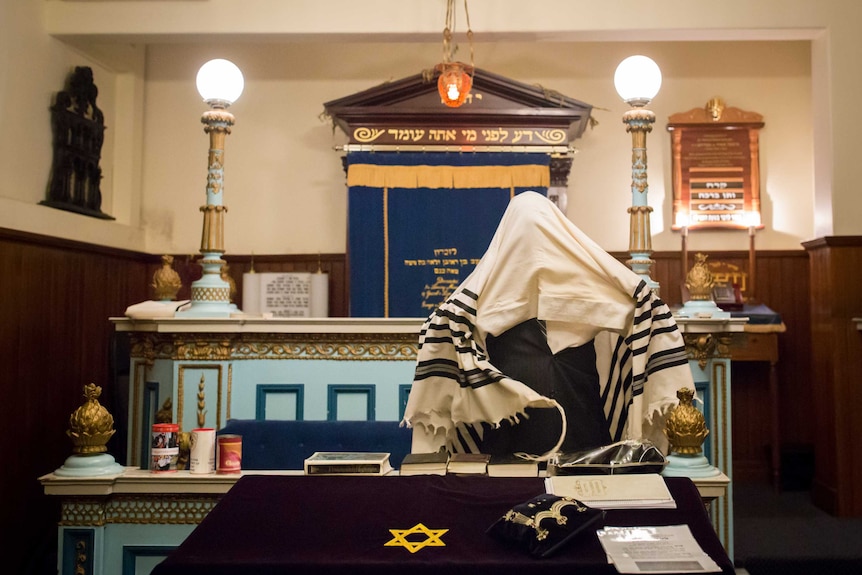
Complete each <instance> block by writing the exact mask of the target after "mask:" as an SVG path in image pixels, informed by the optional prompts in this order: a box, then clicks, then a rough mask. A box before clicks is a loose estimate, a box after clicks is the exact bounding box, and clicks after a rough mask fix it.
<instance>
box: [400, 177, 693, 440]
mask: <svg viewBox="0 0 862 575" xmlns="http://www.w3.org/2000/svg"><path fill="white" fill-rule="evenodd" d="M531 318H538V319H540V320H544V321H545V323H546V325H547V331H548V344H549V346H550V347H551V351H552V352H553V353H557V352H558V351H560V350H562V349H565V348H566V347H569V346H573V345H581V344H583V343H586V342H588V341H589V340H590V339H593V338H594V339H595V348H596V358H597V370H598V374H599V382H600V389H601V394H602V401H603V406H604V413H605V418H606V422H607V425H608V429H609V433H610V437H611V438H612V440H614V441H617V440H620V439H638V440H640V439H648V440H650V441H653V442H654V443H655V444H656V445H658V446H659V448H660V449H662V451H664V452H667V440H666V438H665V436H664V432H663V430H664V417H665V416H666V414H667V411H668V409H669V408H670V407H672V406H673V405H674V404H675V403H676V401H677V399H676V391H677V389H679V388H681V387H684V386H687V387H691V388H692V389H693V388H694V384H693V380H692V376H691V371H690V369H689V367H688V361H687V358H686V355H685V350H684V345H683V341H682V337H681V334H680V333H679V330H678V329H677V326H676V323H675V322H674V320H673V317H672V316H671V313H670V310H669V309H668V307H667V305H666V304H664V302H662V301H661V300H660V299H659V298H658V297H657V296H656V295H655V294H653V293H652V291H651V290H650V289H648V287H647V286H646V284H645V283H644V282H643V281H642V280H641V279H640V277H638V276H637V275H636V274H634V273H633V272H632V271H631V270H629V268H627V267H626V266H624V265H623V264H621V263H620V262H619V261H617V260H616V259H615V258H613V257H612V256H610V255H609V254H608V253H607V252H605V251H604V250H603V249H601V248H600V247H599V246H598V245H597V244H595V243H594V242H593V241H592V240H591V239H589V238H588V237H587V236H586V235H585V234H584V233H583V232H581V231H580V230H579V229H578V228H577V227H576V226H575V225H574V224H573V223H572V222H571V221H569V220H568V219H567V218H566V217H565V215H563V213H562V212H560V211H559V210H558V209H557V208H556V206H555V205H554V204H553V203H551V202H550V201H549V200H548V199H547V198H545V197H544V196H542V195H539V194H537V193H534V192H524V193H522V194H519V195H517V196H515V197H514V198H513V199H512V201H511V202H510V204H509V207H508V208H507V210H506V212H505V213H504V214H503V217H502V219H501V221H500V224H499V226H498V228H497V231H496V232H495V234H494V238H493V239H492V241H491V244H490V246H489V248H488V250H487V251H486V252H485V255H484V256H483V257H482V260H481V261H480V262H479V264H478V265H477V266H476V268H475V270H474V271H473V273H472V274H470V276H469V277H468V278H467V279H465V280H464V281H463V282H462V283H461V285H460V286H458V288H457V289H456V290H455V292H454V293H453V294H452V296H451V297H450V298H449V299H448V300H447V301H446V302H445V303H443V304H441V305H440V306H439V307H438V308H437V309H436V310H435V311H434V313H432V314H431V316H430V317H429V318H428V319H427V320H426V322H425V324H424V325H423V327H422V331H421V334H420V339H419V354H418V358H417V364H416V371H415V376H414V381H413V386H412V388H411V391H410V396H409V399H408V402H407V407H406V410H405V414H404V423H405V424H406V425H408V426H410V427H413V451H414V452H430V451H436V450H437V449H439V448H440V447H441V446H444V445H445V446H447V447H448V448H449V449H450V450H451V451H456V452H459V451H466V452H475V451H478V450H479V441H480V440H481V434H482V424H490V425H492V426H497V425H499V424H500V423H501V422H503V421H506V420H508V421H511V422H512V423H517V422H518V421H519V419H520V418H521V417H524V415H525V413H524V410H525V409H526V408H528V407H534V408H541V407H549V408H553V407H556V408H557V409H561V408H560V407H559V406H558V405H557V403H556V402H555V401H554V400H553V399H551V398H548V397H544V396H542V395H540V394H539V393H537V392H536V391H534V390H533V389H531V388H530V387H529V386H527V385H526V384H524V383H522V382H520V381H516V380H514V379H512V378H509V377H507V376H506V375H505V374H503V373H500V371H499V370H497V369H496V368H495V367H494V366H493V365H492V364H491V363H490V361H489V360H488V357H487V355H486V353H485V338H486V336H487V335H489V334H490V335H495V336H496V335H499V334H501V333H503V332H505V331H506V330H508V329H509V328H511V327H513V326H515V325H518V324H519V323H521V322H523V321H526V320H528V319H531ZM563 435H565V425H564V427H563ZM563 435H561V437H560V439H559V440H558V442H557V447H559V445H561V443H562V440H563ZM552 451H554V450H553V449H552V450H551V451H549V452H548V453H546V454H545V456H547V455H549V454H550V453H551V452H552Z"/></svg>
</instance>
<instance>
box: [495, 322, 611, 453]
mask: <svg viewBox="0 0 862 575" xmlns="http://www.w3.org/2000/svg"><path fill="white" fill-rule="evenodd" d="M485 345H486V347H487V349H486V351H487V352H488V358H489V360H490V361H491V363H492V364H493V365H494V366H496V367H497V368H498V369H500V371H502V372H503V373H505V374H506V375H507V376H509V377H512V378H514V379H517V380H519V381H521V382H523V383H524V384H526V385H528V386H529V387H531V388H532V389H534V390H535V391H537V392H538V393H540V394H542V395H543V396H545V397H549V398H551V399H554V400H556V401H557V403H559V404H560V406H561V407H562V408H563V411H564V412H565V414H566V436H565V438H564V440H563V444H562V446H561V449H562V450H563V451H579V450H582V449H590V448H594V447H598V446H600V445H606V444H608V443H610V442H611V437H610V432H609V431H608V426H607V423H606V421H605V416H604V412H603V410H602V403H601V393H600V391H599V376H598V372H597V370H596V352H595V348H594V346H593V341H592V340H590V341H589V342H587V343H585V344H583V345H581V346H578V347H569V348H566V349H563V350H561V351H559V352H558V353H557V354H554V353H552V352H551V349H550V347H548V342H547V336H546V332H545V326H544V323H543V322H541V321H539V320H537V319H530V320H527V321H525V322H523V323H520V324H518V325H516V326H515V327H512V328H510V329H508V330H507V331H505V332H503V333H502V334H500V335H499V336H496V337H494V336H488V338H487V341H486V342H485ZM526 414H527V415H528V416H529V418H524V419H521V421H520V423H518V424H516V425H513V424H512V423H510V422H509V421H503V422H502V423H501V424H500V426H499V427H497V428H494V427H492V426H490V425H488V424H486V425H485V427H486V428H485V431H484V434H483V439H482V447H481V449H482V452H483V453H490V454H492V455H502V454H507V453H522V452H523V453H544V452H546V451H547V450H549V449H551V448H553V447H554V445H555V444H556V443H557V441H558V439H559V437H560V433H561V431H562V422H561V420H560V417H561V416H560V412H559V410H557V409H553V408H550V409H545V408H527V409H526Z"/></svg>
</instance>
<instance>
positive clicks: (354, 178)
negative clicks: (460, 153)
mask: <svg viewBox="0 0 862 575" xmlns="http://www.w3.org/2000/svg"><path fill="white" fill-rule="evenodd" d="M550 183H551V172H550V169H549V167H548V166H547V165H544V166H542V165H519V166H428V165H419V166H388V165H374V164H352V165H350V166H349V168H348V171H347V185H348V186H367V187H372V188H404V189H414V188H447V189H463V188H503V189H508V188H531V187H542V188H547V187H548V186H549V185H550Z"/></svg>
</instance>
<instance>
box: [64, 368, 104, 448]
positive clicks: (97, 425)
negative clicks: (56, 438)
mask: <svg viewBox="0 0 862 575" xmlns="http://www.w3.org/2000/svg"><path fill="white" fill-rule="evenodd" d="M101 394H102V388H101V387H99V386H97V385H96V384H94V383H89V384H87V385H85V386H84V398H85V399H86V401H85V402H84V403H83V405H81V407H79V408H78V409H76V410H75V411H74V412H73V413H72V415H71V416H70V417H69V429H68V430H67V431H66V435H68V436H69V437H70V438H71V439H72V443H73V444H74V446H75V447H74V448H73V449H72V452H73V453H76V454H80V455H86V454H95V453H104V452H106V451H107V450H108V448H107V447H106V444H107V443H108V440H109V439H110V438H111V436H112V435H114V433H116V430H115V429H114V418H113V416H112V415H111V414H110V413H108V410H107V409H105V408H104V407H103V406H102V404H100V403H99V396H100V395H101Z"/></svg>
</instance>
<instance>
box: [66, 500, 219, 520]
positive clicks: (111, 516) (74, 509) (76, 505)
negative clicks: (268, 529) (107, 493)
mask: <svg viewBox="0 0 862 575" xmlns="http://www.w3.org/2000/svg"><path fill="white" fill-rule="evenodd" d="M220 498H221V495H209V496H207V495H200V496H189V495H169V494H167V495H158V496H157V498H156V497H153V496H135V495H129V496H117V495H114V496H112V497H111V498H109V499H87V498H80V499H79V498H74V499H67V500H65V501H63V503H62V505H61V512H60V525H61V526H96V527H98V526H103V525H108V524H118V523H132V524H137V525H165V524H169V525H195V524H198V523H200V522H201V520H202V519H203V518H204V517H206V515H207V514H208V513H209V512H210V511H212V508H213V507H215V505H216V503H218V500H219V499H220Z"/></svg>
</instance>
